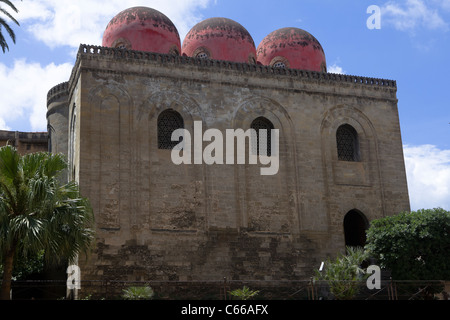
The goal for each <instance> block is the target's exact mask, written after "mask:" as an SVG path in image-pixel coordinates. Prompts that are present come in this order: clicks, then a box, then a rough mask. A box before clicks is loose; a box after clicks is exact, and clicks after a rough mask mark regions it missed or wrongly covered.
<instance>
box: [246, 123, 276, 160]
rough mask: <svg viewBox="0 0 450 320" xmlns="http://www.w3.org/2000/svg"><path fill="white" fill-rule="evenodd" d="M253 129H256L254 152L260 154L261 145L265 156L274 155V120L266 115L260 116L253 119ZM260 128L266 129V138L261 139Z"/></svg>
mask: <svg viewBox="0 0 450 320" xmlns="http://www.w3.org/2000/svg"><path fill="white" fill-rule="evenodd" d="M250 127H251V128H252V129H254V130H256V137H257V139H256V144H253V145H252V152H253V153H254V154H257V155H260V153H259V151H260V150H259V149H260V148H259V147H260V145H261V151H262V154H261V155H263V156H266V155H267V156H269V157H270V156H271V155H272V138H271V137H272V131H271V130H272V129H274V126H273V124H272V122H270V121H269V120H268V119H266V118H264V117H259V118H256V119H255V120H253V122H252V124H251V126H250ZM259 130H266V133H267V134H266V137H267V138H266V140H265V141H262V140H261V139H260V132H259Z"/></svg>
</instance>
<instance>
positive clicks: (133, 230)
mask: <svg viewBox="0 0 450 320" xmlns="http://www.w3.org/2000/svg"><path fill="white" fill-rule="evenodd" d="M58 88H62V89H61V90H59V91H61V92H63V95H62V96H63V101H65V103H66V107H65V110H66V111H67V114H65V113H64V112H60V113H58V116H61V117H62V118H61V119H65V121H67V126H66V132H65V134H61V135H58V136H56V135H54V134H53V135H52V145H55V144H56V145H60V144H64V143H66V144H67V147H68V156H69V159H70V161H71V165H72V168H71V170H70V173H69V178H72V179H76V180H77V181H78V182H79V184H80V187H81V190H82V193H83V195H85V196H87V197H88V198H89V199H90V201H91V203H92V206H93V209H94V212H95V217H96V231H97V240H96V247H95V250H94V253H93V254H92V256H91V257H90V259H89V260H87V262H85V261H84V260H83V259H80V263H81V270H82V279H84V280H89V279H91V280H102V279H105V280H132V281H134V280H177V281H185V280H205V281H207V280H220V279H223V277H227V278H228V279H239V280H289V279H296V280H301V279H309V277H310V276H312V275H313V274H314V269H316V268H317V267H318V266H319V265H320V262H321V261H323V260H325V259H326V258H327V257H328V256H334V255H335V254H336V253H337V252H339V251H342V250H344V248H345V244H346V241H345V237H344V223H343V222H344V217H345V216H346V215H347V214H348V213H349V212H358V213H359V214H360V215H361V216H362V217H364V219H367V221H368V222H370V221H371V220H373V219H376V218H380V217H383V216H387V215H392V214H395V213H398V212H400V211H404V210H409V199H408V192H407V187H406V175H405V168H404V160H403V151H402V142H401V136H400V127H399V119H398V110H397V98H396V90H397V88H396V83H395V81H391V80H383V79H373V78H365V77H357V76H348V75H337V74H330V73H323V72H312V71H302V70H295V69H279V68H273V67H270V66H262V65H256V64H246V63H235V62H227V61H218V60H202V59H196V58H190V57H184V56H175V55H168V54H167V55H166V54H158V53H149V52H141V51H132V50H121V49H114V48H106V47H97V46H89V45H81V46H80V50H79V52H78V56H77V61H76V64H75V66H74V69H73V73H72V76H71V78H70V80H69V81H68V82H67V84H65V85H62V86H60V87H58ZM66 88H67V90H66ZM56 91H58V90H56ZM64 95H65V96H64ZM59 98H61V97H59ZM52 103H53V104H54V102H52ZM53 104H49V105H52V106H53ZM62 109H64V108H62ZM167 109H172V110H175V111H177V112H178V113H179V114H180V115H181V116H182V117H183V120H184V126H185V128H187V129H188V130H190V131H191V132H193V124H194V121H202V124H203V129H204V130H206V129H208V128H217V129H220V130H221V131H222V132H225V130H226V129H233V128H235V129H236V128H242V129H244V130H246V129H248V128H249V127H250V125H251V123H252V121H253V120H254V119H255V118H257V117H260V116H263V117H265V118H266V119H268V120H270V121H271V122H272V123H273V125H274V127H275V128H276V129H279V130H280V170H279V172H278V174H277V175H275V176H261V175H260V174H259V166H255V165H212V166H209V165H205V164H203V165H190V166H188V165H180V166H176V165H174V164H173V163H172V161H171V157H170V152H171V151H170V150H160V149H158V143H157V119H158V116H159V114H161V112H163V111H164V110H167ZM53 116H54V115H53ZM49 123H50V124H51V125H53V120H52V118H50V117H49ZM59 123H60V124H61V128H63V127H64V126H62V123H63V121H60V122H59ZM344 124H349V125H351V126H352V127H353V128H354V129H355V130H356V132H357V135H358V143H359V150H358V151H359V157H360V160H359V161H355V162H346V161H340V160H339V159H338V155H337V145H336V131H337V129H338V127H340V126H341V125H344ZM55 126H56V127H57V126H58V125H55Z"/></svg>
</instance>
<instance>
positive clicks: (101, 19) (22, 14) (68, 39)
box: [17, 0, 211, 48]
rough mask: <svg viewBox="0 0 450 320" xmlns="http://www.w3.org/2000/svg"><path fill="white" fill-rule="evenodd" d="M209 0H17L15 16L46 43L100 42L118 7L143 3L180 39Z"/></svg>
mask: <svg viewBox="0 0 450 320" xmlns="http://www.w3.org/2000/svg"><path fill="white" fill-rule="evenodd" d="M210 2H211V0H171V1H166V0H147V1H142V0H125V1H124V0H110V1H93V0H77V1H72V0H33V1H32V2H30V1H23V2H19V3H17V7H18V9H19V13H18V14H17V18H18V19H19V20H20V21H21V24H22V25H24V27H25V28H26V29H27V30H28V31H29V32H31V33H32V34H33V35H34V36H35V37H36V38H37V39H38V40H40V41H43V42H44V43H45V44H46V45H47V46H49V47H51V48H55V47H58V46H65V45H67V46H71V47H75V48H77V47H78V46H79V44H80V43H86V44H94V45H101V38H102V35H103V32H104V30H105V28H106V26H107V24H108V22H109V21H110V20H111V19H112V18H113V17H114V16H115V15H116V14H118V13H119V12H120V11H122V10H124V9H127V8H129V7H134V6H147V7H152V8H154V9H156V10H159V11H161V12H162V13H164V14H165V15H166V16H168V17H169V19H170V20H172V22H173V23H174V24H175V26H176V27H177V29H178V31H179V33H180V36H181V40H183V38H184V36H185V34H186V33H187V32H188V31H189V29H190V28H191V27H192V26H193V25H194V24H195V23H196V22H198V21H200V19H202V17H201V16H200V15H199V14H198V13H197V10H198V9H201V8H205V7H206V6H207V5H208V4H209V3H210Z"/></svg>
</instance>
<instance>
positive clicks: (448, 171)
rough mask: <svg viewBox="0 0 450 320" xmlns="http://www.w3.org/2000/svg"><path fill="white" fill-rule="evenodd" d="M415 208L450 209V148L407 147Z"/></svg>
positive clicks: (410, 182)
mask: <svg viewBox="0 0 450 320" xmlns="http://www.w3.org/2000/svg"><path fill="white" fill-rule="evenodd" d="M404 154H405V165H406V173H407V176H408V188H409V194H410V201H411V209H412V210H417V209H422V208H426V209H429V208H436V207H441V208H444V209H446V210H450V150H440V149H439V148H437V147H436V146H433V145H420V146H408V145H406V146H404Z"/></svg>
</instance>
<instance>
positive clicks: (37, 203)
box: [0, 146, 94, 300]
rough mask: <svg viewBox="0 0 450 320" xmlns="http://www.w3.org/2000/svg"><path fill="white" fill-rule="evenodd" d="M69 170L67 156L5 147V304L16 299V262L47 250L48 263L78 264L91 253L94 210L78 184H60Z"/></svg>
mask: <svg viewBox="0 0 450 320" xmlns="http://www.w3.org/2000/svg"><path fill="white" fill-rule="evenodd" d="M66 168H67V163H66V161H65V159H64V157H63V156H62V155H54V154H50V153H46V152H39V153H33V154H28V155H24V156H21V155H19V153H18V152H17V150H16V149H15V148H13V147H11V146H5V147H2V148H0V261H2V263H3V281H2V286H1V290H0V299H1V300H8V299H10V290H11V276H12V271H13V268H14V263H15V260H16V259H23V258H25V257H27V256H30V255H33V254H36V252H39V251H42V250H44V252H45V254H44V258H45V261H47V262H48V263H50V262H56V263H61V262H63V261H69V263H73V262H75V261H76V259H77V257H78V255H79V254H81V253H86V254H87V253H88V252H89V249H90V244H91V242H92V239H93V237H94V233H93V229H92V228H91V227H92V223H93V214H92V210H91V209H90V206H89V203H88V201H87V199H85V198H83V197H81V196H80V193H79V188H78V185H77V184H76V183H75V182H69V183H67V184H61V183H60V182H59V181H60V179H59V174H60V173H61V172H62V171H63V170H65V169H66Z"/></svg>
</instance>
